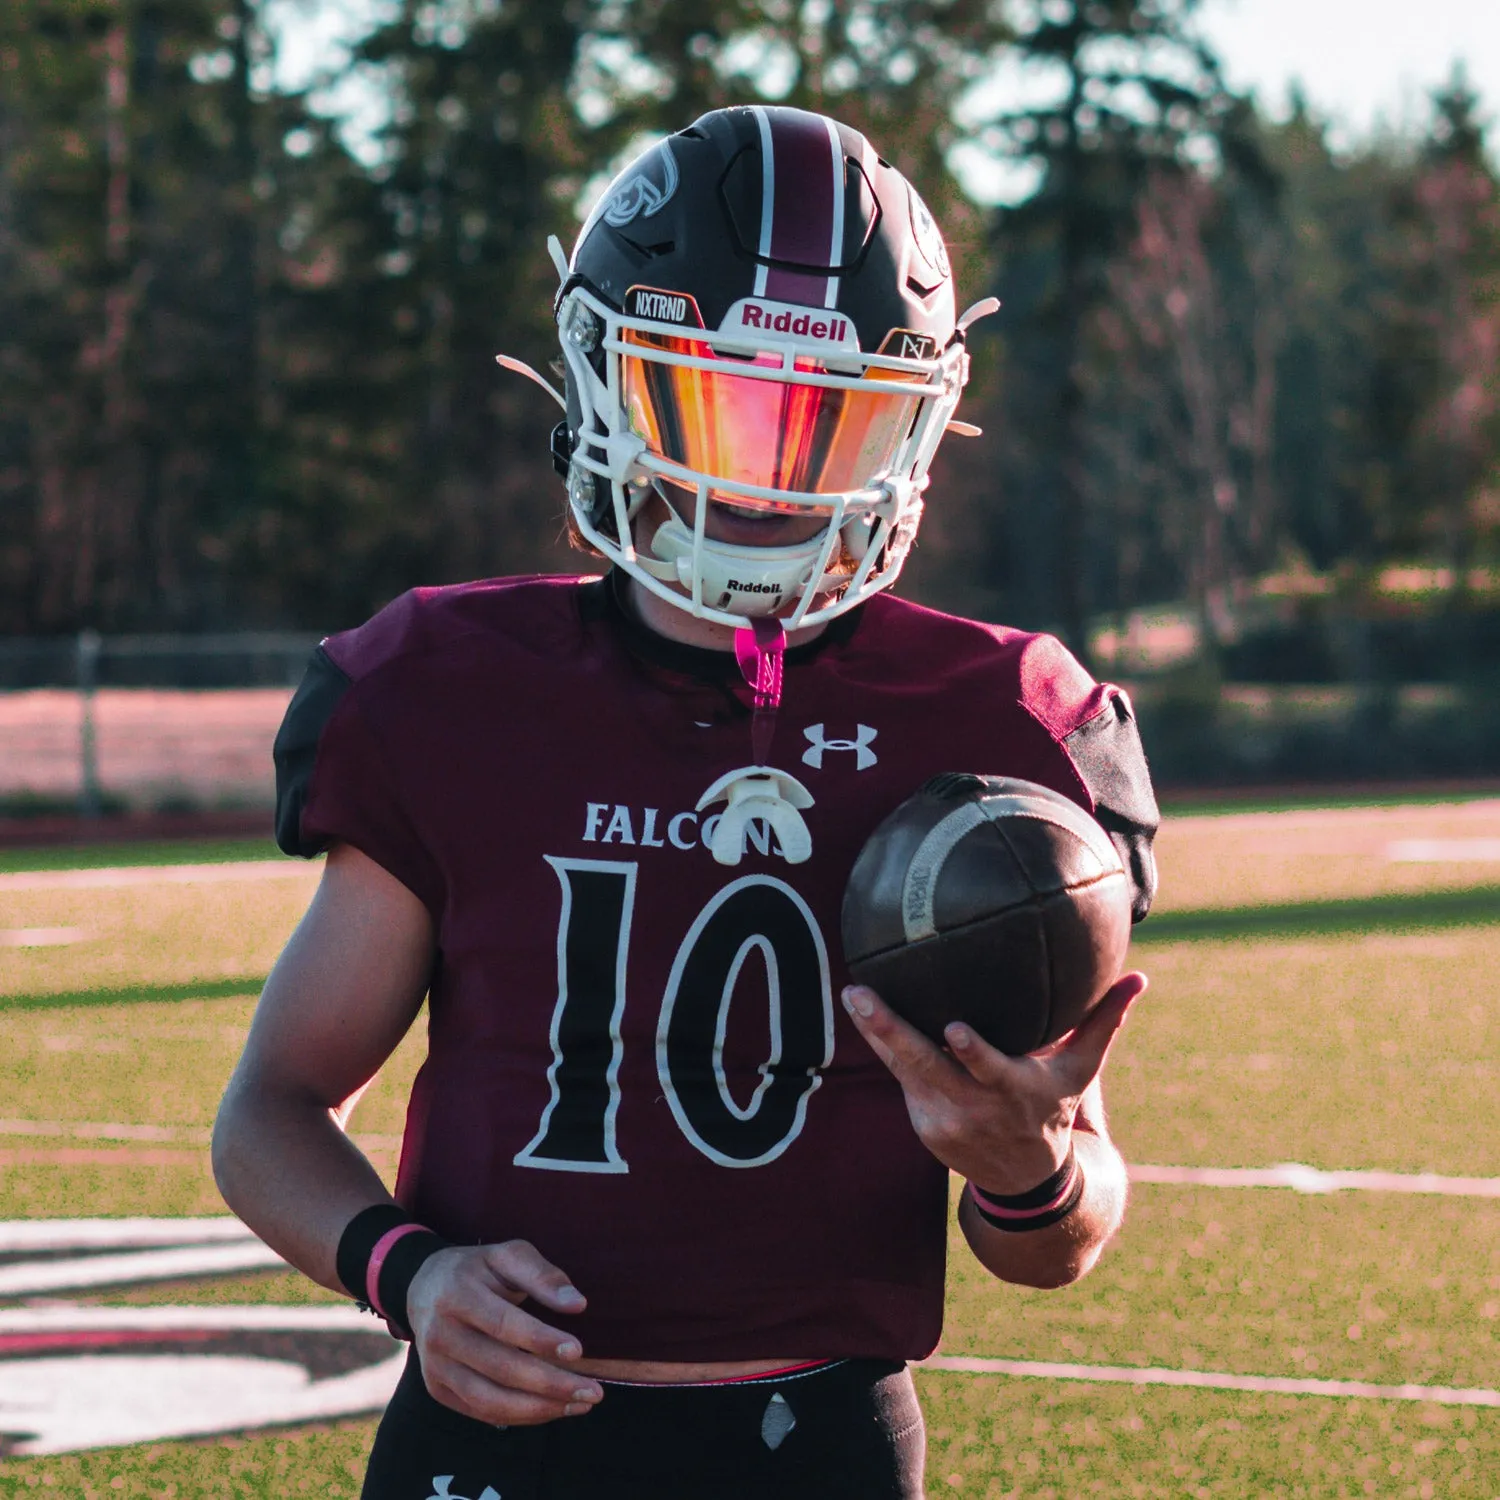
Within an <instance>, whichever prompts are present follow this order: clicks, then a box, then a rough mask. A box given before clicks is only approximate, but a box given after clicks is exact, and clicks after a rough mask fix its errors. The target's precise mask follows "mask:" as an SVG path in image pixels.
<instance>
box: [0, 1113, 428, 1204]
mask: <svg viewBox="0 0 1500 1500" xmlns="http://www.w3.org/2000/svg"><path fill="white" fill-rule="evenodd" d="M5 1135H33V1136H52V1137H58V1136H61V1137H63V1138H64V1139H67V1140H74V1141H167V1142H174V1143H176V1144H180V1145H187V1146H206V1145H208V1143H209V1141H210V1139H211V1138H212V1136H213V1132H212V1131H211V1130H210V1129H209V1128H208V1127H207V1126H206V1125H202V1126H200V1125H127V1124H125V1123H123V1122H122V1121H117V1120H0V1136H5ZM349 1139H350V1140H352V1141H353V1142H354V1144H355V1145H356V1146H358V1147H359V1148H360V1150H361V1151H399V1150H400V1149H401V1137H400V1136H399V1135H381V1134H379V1133H375V1134H371V1133H369V1132H364V1131H359V1132H356V1133H355V1134H353V1135H351V1136H350V1137H349ZM0 1228H3V1221H0Z"/></svg>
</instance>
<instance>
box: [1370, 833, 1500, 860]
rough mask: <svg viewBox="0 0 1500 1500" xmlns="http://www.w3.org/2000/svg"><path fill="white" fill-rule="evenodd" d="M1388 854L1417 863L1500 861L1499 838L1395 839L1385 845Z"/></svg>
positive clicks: (1392, 857) (1395, 858)
mask: <svg viewBox="0 0 1500 1500" xmlns="http://www.w3.org/2000/svg"><path fill="white" fill-rule="evenodd" d="M1385 857H1386V858H1387V859H1388V860H1390V861H1391V862H1392V863H1395V864H1414V865H1446V864H1449V863H1453V862H1466V861H1469V860H1500V839H1395V840H1393V841H1392V842H1391V843H1389V844H1387V845H1386V846H1385Z"/></svg>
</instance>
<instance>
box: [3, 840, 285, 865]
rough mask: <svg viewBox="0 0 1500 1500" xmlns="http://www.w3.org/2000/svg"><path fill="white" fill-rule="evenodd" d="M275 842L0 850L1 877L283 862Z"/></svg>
mask: <svg viewBox="0 0 1500 1500" xmlns="http://www.w3.org/2000/svg"><path fill="white" fill-rule="evenodd" d="M285 857H286V856H285V855H283V854H282V852H281V850H280V849H278V848H277V847H276V841H275V840H274V839H254V838H245V839H156V840H149V841H144V842H142V843H138V844H137V843H126V842H121V843H116V844H43V845H23V846H21V847H18V848H14V849H0V874H20V873H22V872H24V871H30V870H100V869H133V868H135V867H137V866H140V865H218V864H229V863H232V862H234V861H236V860H242V859H284V858H285Z"/></svg>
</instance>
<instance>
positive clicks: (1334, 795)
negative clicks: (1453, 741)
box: [1158, 781, 1500, 818]
mask: <svg viewBox="0 0 1500 1500" xmlns="http://www.w3.org/2000/svg"><path fill="white" fill-rule="evenodd" d="M1494 798H1500V782H1497V781H1483V782H1476V783H1474V784H1472V785H1468V786H1460V787H1452V786H1442V787H1434V788H1432V789H1430V790H1427V789H1423V788H1420V787H1394V788H1372V789H1370V790H1369V791H1361V790H1359V788H1357V787H1344V788H1340V787H1339V786H1337V785H1333V786H1330V787H1329V788H1328V789H1327V790H1326V791H1325V790H1323V789H1321V788H1318V787H1289V788H1288V789H1287V790H1286V791H1284V792H1277V791H1275V790H1270V791H1266V790H1259V789H1253V788H1252V789H1247V790H1246V791H1245V792H1244V793H1243V794H1237V793H1236V792H1234V791H1233V790H1228V789H1226V790H1224V791H1221V792H1218V791H1210V792H1203V793H1197V792H1193V791H1191V790H1189V789H1187V788H1177V789H1174V788H1171V787H1168V788H1166V789H1165V790H1162V791H1161V792H1160V795H1159V797H1158V803H1159V805H1160V807H1161V813H1162V816H1163V817H1164V818H1223V817H1229V816H1232V815H1234V814H1236V813H1278V812H1335V811H1344V810H1357V809H1359V808H1364V807H1447V806H1451V805H1453V804H1463V803H1466V802H1486V801H1490V800H1492V799H1494Z"/></svg>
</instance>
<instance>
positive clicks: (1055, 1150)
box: [844, 973, 1146, 1193]
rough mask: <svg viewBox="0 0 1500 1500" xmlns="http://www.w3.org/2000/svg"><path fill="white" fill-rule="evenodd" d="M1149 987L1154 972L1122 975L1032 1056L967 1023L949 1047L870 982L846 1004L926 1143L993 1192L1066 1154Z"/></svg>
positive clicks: (952, 1033) (1021, 1189) (1047, 1169)
mask: <svg viewBox="0 0 1500 1500" xmlns="http://www.w3.org/2000/svg"><path fill="white" fill-rule="evenodd" d="M1145 988H1146V976H1145V975H1144V974H1140V973H1130V974H1125V975H1122V976H1121V978H1120V979H1118V980H1117V981H1116V982H1115V983H1114V985H1113V986H1112V987H1111V988H1110V989H1109V990H1108V991H1107V992H1106V993H1105V996H1104V998H1103V999H1102V1000H1100V1002H1099V1003H1098V1005H1097V1006H1095V1007H1094V1009H1093V1010H1092V1011H1091V1012H1090V1013H1089V1015H1088V1016H1087V1017H1086V1018H1085V1020H1084V1021H1083V1023H1082V1025H1080V1026H1078V1027H1076V1028H1075V1029H1074V1030H1073V1031H1070V1032H1069V1033H1068V1034H1067V1035H1066V1036H1064V1037H1061V1038H1059V1040H1057V1041H1056V1042H1053V1043H1052V1044H1051V1045H1050V1046H1048V1047H1044V1048H1042V1049H1041V1050H1040V1051H1038V1052H1031V1053H1027V1054H1026V1055H1025V1056H1024V1057H1009V1056H1007V1055H1006V1054H1005V1053H1004V1052H1001V1051H999V1050H998V1049H997V1048H995V1047H991V1046H990V1045H989V1043H988V1042H986V1041H985V1040H984V1039H983V1038H982V1037H980V1036H978V1035H977V1034H976V1033H975V1032H974V1031H973V1030H972V1029H971V1028H970V1027H968V1026H965V1025H963V1024H961V1023H959V1022H954V1023H952V1024H951V1025H949V1026H948V1028H947V1029H946V1031H945V1032H944V1034H943V1040H944V1042H945V1043H946V1045H945V1046H941V1047H939V1046H937V1045H935V1044H934V1043H933V1042H931V1041H929V1040H928V1039H927V1038H926V1037H925V1036H923V1034H922V1033H921V1032H920V1031H918V1030H917V1029H916V1028H915V1027H914V1026H911V1025H909V1024H908V1023H907V1022H906V1021H903V1020H902V1019H901V1017H900V1016H898V1015H897V1014H896V1013H895V1011H893V1010H892V1009H891V1008H890V1006H888V1005H887V1004H886V1003H885V1002H884V1001H883V1000H882V999H881V998H880V996H879V995H877V994H876V993H875V991H874V990H872V989H870V988H868V987H867V986H865V985H851V986H849V988H848V989H846V990H845V991H844V1008H845V1010H847V1011H848V1012H849V1016H850V1019H851V1020H852V1021H853V1022H854V1024H855V1026H856V1027H857V1028H858V1030H859V1033H860V1035H861V1036H862V1037H864V1039H865V1040H866V1041H867V1042H868V1043H869V1044H870V1046H871V1047H872V1048H873V1049H874V1052H875V1055H876V1056H877V1057H879V1059H880V1060H881V1062H883V1063H884V1064H885V1065H886V1067H888V1068H889V1069H890V1070H891V1072H892V1073H893V1074H894V1075H895V1078H896V1081H897V1082H898V1083H899V1084H900V1085H901V1089H902V1092H903V1093H904V1094H905V1095H906V1110H907V1113H908V1114H909V1115H910V1116H911V1123H912V1126H913V1127H914V1128H915V1130H916V1132H917V1135H918V1136H919V1137H920V1138H921V1141H922V1144H923V1145H924V1146H926V1147H927V1149H928V1150H929V1151H930V1152H932V1154H933V1155H934V1156H935V1157H937V1159H938V1160H939V1161H940V1162H942V1163H943V1164H944V1165H945V1166H947V1167H949V1168H950V1169H951V1170H953V1171H955V1172H958V1173H960V1174H961V1175H962V1176H964V1177H967V1178H968V1179H969V1180H970V1181H971V1182H976V1183H978V1184H979V1186H980V1187H983V1188H986V1189H988V1190H989V1191H990V1192H992V1193H1025V1192H1029V1191H1030V1190H1031V1189H1032V1188H1034V1187H1035V1186H1036V1185H1037V1184H1038V1183H1039V1182H1042V1181H1044V1180H1045V1179H1046V1178H1047V1177H1049V1176H1051V1174H1052V1173H1053V1172H1055V1171H1056V1170H1057V1169H1058V1168H1059V1167H1060V1166H1061V1165H1062V1163H1063V1162H1064V1161H1065V1160H1066V1158H1067V1155H1068V1148H1069V1146H1070V1145H1071V1143H1072V1134H1073V1120H1074V1117H1075V1116H1076V1115H1077V1113H1078V1106H1079V1102H1080V1101H1081V1100H1082V1098H1083V1095H1084V1092H1085V1090H1087V1089H1088V1088H1089V1086H1090V1085H1091V1084H1092V1083H1093V1082H1094V1080H1095V1079H1096V1078H1097V1077H1098V1076H1099V1073H1100V1070H1101V1069H1102V1068H1103V1067H1104V1061H1105V1058H1107V1057H1108V1056H1109V1049H1110V1044H1111V1043H1112V1042H1113V1041H1114V1039H1115V1035H1116V1033H1117V1032H1118V1031H1119V1029H1120V1027H1121V1025H1122V1024H1123V1023H1124V1021H1125V1016H1126V1014H1127V1012H1128V1011H1129V1010H1130V1007H1131V1005H1132V1004H1134V1002H1135V1000H1136V998H1137V997H1138V996H1139V995H1140V994H1141V993H1142V992H1143V991H1144V990H1145Z"/></svg>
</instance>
